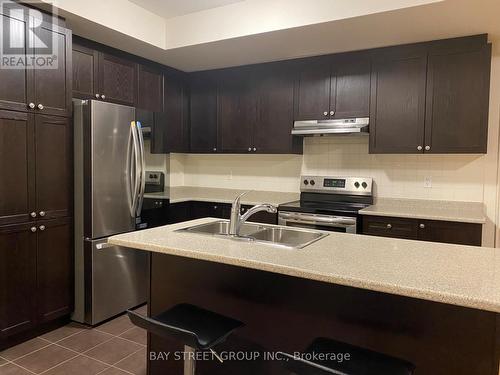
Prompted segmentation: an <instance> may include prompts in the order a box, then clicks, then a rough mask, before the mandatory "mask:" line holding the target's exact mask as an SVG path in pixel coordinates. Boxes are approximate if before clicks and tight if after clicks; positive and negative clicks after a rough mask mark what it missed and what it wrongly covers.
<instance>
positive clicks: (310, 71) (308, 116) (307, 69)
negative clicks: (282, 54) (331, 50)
mask: <svg viewBox="0 0 500 375" xmlns="http://www.w3.org/2000/svg"><path fill="white" fill-rule="evenodd" d="M331 79H332V59H331V57H330V56H321V57H313V58H308V59H304V60H302V61H301V62H300V63H299V67H298V73H297V83H296V90H295V120H319V119H326V118H329V117H330V90H331V88H332V87H335V86H336V85H335V84H334V83H333V84H332V82H331ZM334 79H335V78H334ZM332 111H333V109H332Z"/></svg>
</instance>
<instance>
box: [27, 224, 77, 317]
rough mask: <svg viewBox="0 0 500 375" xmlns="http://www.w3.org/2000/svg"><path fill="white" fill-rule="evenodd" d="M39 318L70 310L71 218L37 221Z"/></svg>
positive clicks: (60, 314) (71, 298)
mask: <svg viewBox="0 0 500 375" xmlns="http://www.w3.org/2000/svg"><path fill="white" fill-rule="evenodd" d="M37 233H38V236H37V237H38V244H37V257H36V259H37V306H38V309H37V310H38V321H39V322H41V323H43V322H47V321H50V320H54V319H56V318H59V317H61V316H63V315H67V314H69V313H70V312H71V311H73V277H74V276H73V268H74V262H73V253H74V250H73V230H72V225H71V219H70V218H63V219H57V220H48V221H39V222H38V223H37Z"/></svg>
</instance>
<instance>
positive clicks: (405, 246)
mask: <svg viewBox="0 0 500 375" xmlns="http://www.w3.org/2000/svg"><path fill="white" fill-rule="evenodd" d="M213 220H216V219H212V218H206V219H199V220H195V221H191V222H184V223H179V224H176V225H170V226H166V227H159V228H154V229H150V230H145V231H139V232H134V233H127V234H122V235H118V236H114V237H111V238H110V240H109V242H110V243H112V244H115V245H121V246H126V247H131V248H136V249H141V250H146V251H150V252H152V257H151V275H150V278H151V284H150V287H151V290H150V299H149V310H150V311H149V313H150V314H151V315H155V314H158V313H159V312H161V311H163V310H165V309H167V308H169V307H171V306H173V305H175V304H177V303H181V302H189V303H193V304H195V305H199V306H202V307H204V308H207V309H210V310H213V311H216V312H219V313H222V314H225V315H228V316H232V317H234V318H236V319H239V320H241V321H243V322H244V323H245V327H244V328H242V329H240V330H239V331H238V332H237V333H235V334H234V335H233V336H231V337H230V338H229V339H228V340H227V342H226V343H224V344H223V345H221V349H220V350H240V349H241V350H243V349H248V348H254V347H255V348H261V349H262V350H266V351H271V352H272V351H277V350H283V351H289V352H295V351H300V350H302V349H303V348H305V347H306V346H307V345H308V344H309V342H310V341H311V340H312V339H313V338H315V337H318V336H325V337H331V338H334V339H337V340H340V341H345V342H348V343H351V344H354V345H358V346H362V347H366V348H369V349H372V350H376V351H379V352H383V353H386V354H390V355H394V356H397V357H400V358H404V359H406V360H409V361H411V362H413V363H414V364H415V365H416V366H417V371H416V374H430V375H432V374H453V375H458V374H464V375H465V374H478V375H481V374H484V375H497V374H498V361H499V341H500V338H499V333H498V332H499V330H498V326H499V318H498V313H499V312H500V252H499V251H498V250H496V249H491V248H484V247H470V246H458V245H448V244H440V243H429V242H421V241H410V240H399V239H390V238H379V237H369V236H363V235H351V234H342V233H330V235H329V236H327V237H325V238H323V239H322V240H320V241H317V242H315V243H313V244H311V245H309V246H307V247H305V248H303V249H300V250H290V249H284V248H278V247H273V246H269V245H265V244H260V243H254V242H241V241H233V240H228V239H225V238H220V237H212V236H204V235H199V234H192V233H186V232H176V230H177V229H180V228H185V227H188V226H192V225H195V224H200V223H204V222H209V221H213ZM148 345H149V350H150V351H153V352H159V351H175V350H181V348H182V345H181V344H179V343H176V342H175V341H165V340H160V339H158V338H156V337H153V336H151V337H150V339H149V341H148ZM149 365H150V373H151V374H160V373H162V372H163V373H165V372H166V371H172V373H181V367H182V363H181V362H179V361H171V360H170V361H150V363H149ZM231 365H232V366H238V365H239V366H240V367H241V373H245V372H244V371H249V372H248V373H257V372H256V371H258V373H269V374H281V373H283V374H286V373H287V372H286V371H285V370H282V366H281V365H280V364H279V363H276V362H273V361H265V362H258V363H253V362H252V363H244V364H243V363H238V362H236V363H229V364H227V365H226V364H224V365H218V364H217V363H214V361H207V362H203V363H200V364H199V370H200V372H201V373H207V374H214V373H221V374H223V373H228V374H229V373H234V371H235V370H234V367H233V368H230V367H231ZM252 366H258V370H256V369H255V368H252ZM203 371H205V372H203ZM238 371H240V368H238Z"/></svg>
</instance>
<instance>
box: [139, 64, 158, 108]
mask: <svg viewBox="0 0 500 375" xmlns="http://www.w3.org/2000/svg"><path fill="white" fill-rule="evenodd" d="M137 70H138V91H137V108H140V109H145V110H148V111H151V112H161V111H163V74H162V72H161V71H160V70H159V69H155V68H153V67H150V66H146V65H142V64H139V65H138V67H137Z"/></svg>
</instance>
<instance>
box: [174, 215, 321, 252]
mask: <svg viewBox="0 0 500 375" xmlns="http://www.w3.org/2000/svg"><path fill="white" fill-rule="evenodd" d="M177 232H188V233H197V234H204V235H208V236H220V237H224V238H227V239H230V240H237V241H249V242H250V241H254V242H257V243H262V244H269V245H274V246H277V247H284V248H288V249H302V248H304V247H306V246H308V245H310V244H312V243H313V242H316V241H318V240H320V239H322V238H323V237H326V236H328V233H324V232H319V231H315V230H308V229H301V228H291V227H280V226H271V225H264V224H253V223H244V224H243V225H242V226H241V229H240V235H239V236H232V235H230V234H229V221H228V220H218V221H213V222H210V223H205V224H198V225H194V226H191V227H187V228H182V229H178V230H177Z"/></svg>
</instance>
